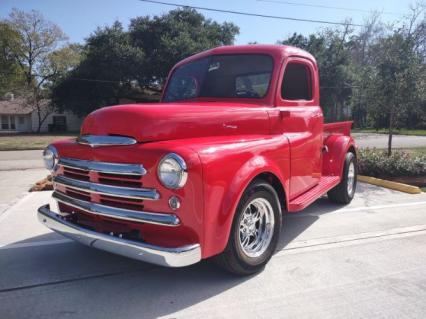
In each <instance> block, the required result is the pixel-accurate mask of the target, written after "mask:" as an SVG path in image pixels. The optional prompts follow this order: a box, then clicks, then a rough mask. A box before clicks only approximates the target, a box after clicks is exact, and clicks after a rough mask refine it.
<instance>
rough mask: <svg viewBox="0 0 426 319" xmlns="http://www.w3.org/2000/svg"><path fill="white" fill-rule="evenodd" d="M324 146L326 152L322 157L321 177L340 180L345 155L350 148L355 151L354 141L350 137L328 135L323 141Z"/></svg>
mask: <svg viewBox="0 0 426 319" xmlns="http://www.w3.org/2000/svg"><path fill="white" fill-rule="evenodd" d="M324 146H325V147H326V150H325V152H324V155H323V175H326V176H330V175H331V176H339V177H340V178H341V176H342V174H343V164H344V162H345V156H346V153H347V152H348V151H349V149H350V148H351V147H353V148H354V149H356V147H355V141H354V140H353V138H352V137H351V136H346V135H330V136H329V137H327V138H326V140H325V141H324ZM355 155H356V154H355Z"/></svg>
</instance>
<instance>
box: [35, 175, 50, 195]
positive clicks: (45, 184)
mask: <svg viewBox="0 0 426 319" xmlns="http://www.w3.org/2000/svg"><path fill="white" fill-rule="evenodd" d="M51 190H53V183H52V176H51V175H49V176H47V177H46V178H43V179H42V180H40V181H38V182H37V183H35V185H34V186H33V187H31V188H30V192H41V191H51Z"/></svg>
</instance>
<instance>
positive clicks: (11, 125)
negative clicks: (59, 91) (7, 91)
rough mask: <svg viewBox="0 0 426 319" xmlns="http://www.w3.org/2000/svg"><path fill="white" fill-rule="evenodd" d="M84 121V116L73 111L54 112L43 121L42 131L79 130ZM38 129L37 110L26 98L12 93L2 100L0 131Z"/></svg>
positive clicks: (25, 131)
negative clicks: (14, 95)
mask: <svg viewBox="0 0 426 319" xmlns="http://www.w3.org/2000/svg"><path fill="white" fill-rule="evenodd" d="M45 105H46V106H45V107H44V109H45V110H47V104H46V103H45ZM42 113H43V112H42ZM44 114H46V113H45V112H44ZM44 114H43V116H44ZM82 122H83V117H79V116H77V115H75V114H73V113H71V112H68V111H65V112H52V113H50V114H49V115H47V117H46V119H45V120H44V121H43V123H42V125H41V129H40V132H66V131H68V132H77V131H79V130H80V126H81V124H82ZM37 129H38V115H37V111H36V110H35V109H34V108H33V107H31V106H29V105H28V104H27V103H26V101H25V100H24V99H22V98H14V97H13V95H11V97H10V98H9V99H8V100H3V101H0V133H30V132H37Z"/></svg>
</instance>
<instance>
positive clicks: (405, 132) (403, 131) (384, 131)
mask: <svg viewBox="0 0 426 319" xmlns="http://www.w3.org/2000/svg"><path fill="white" fill-rule="evenodd" d="M352 132H354V133H379V134H388V130H387V129H384V128H381V129H379V130H376V129H374V128H354V129H352ZM393 134H395V135H418V136H426V130H410V129H400V130H395V131H394V132H393Z"/></svg>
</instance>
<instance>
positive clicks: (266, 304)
mask: <svg viewBox="0 0 426 319" xmlns="http://www.w3.org/2000/svg"><path fill="white" fill-rule="evenodd" d="M49 196H50V193H49V192H43V193H32V194H29V195H28V196H26V197H25V198H23V199H21V200H20V201H19V202H17V203H16V204H14V205H13V206H12V207H11V208H10V209H8V210H7V211H5V212H3V213H2V214H0V269H1V271H0V318H14V319H18V318H158V317H161V318H242V317H244V318H270V317H280V318H283V317H287V318H296V317H297V318H312V317H315V318H361V317H362V318H390V317H391V318H424V314H425V313H426V302H425V300H426V262H425V261H426V249H425V247H426V208H425V207H426V194H425V193H423V194H419V195H408V194H404V193H399V192H395V191H390V190H387V189H383V188H377V187H374V186H369V185H365V184H360V185H359V188H358V192H357V195H356V199H355V200H354V201H353V202H352V204H351V205H349V206H347V207H341V206H338V205H335V204H331V203H329V202H328V200H327V199H326V198H322V199H320V200H318V201H317V202H316V203H315V204H314V205H313V206H311V207H310V208H308V209H306V210H305V211H303V212H301V213H298V214H293V215H287V216H285V218H284V228H283V230H284V232H283V236H282V237H281V240H280V245H279V249H278V251H277V253H276V255H275V256H274V257H273V259H272V260H271V262H270V263H269V264H268V266H267V267H266V268H265V270H264V271H263V272H261V273H259V274H257V275H254V276H251V277H247V278H239V277H234V276H231V275H228V274H226V273H223V272H222V271H220V270H218V269H217V268H216V267H215V266H214V265H212V264H211V263H210V262H208V261H207V262H206V261H205V262H202V263H199V264H197V265H193V266H190V267H187V268H182V269H169V268H162V267H158V266H153V265H149V264H144V263H141V262H137V261H133V260H130V259H126V258H123V257H119V256H115V255H112V254H109V253H106V252H101V251H97V250H92V249H90V248H87V247H84V246H82V245H79V244H77V243H74V242H71V241H69V240H68V239H66V238H64V237H61V236H60V235H57V234H54V233H52V232H50V231H49V230H48V229H45V228H44V227H43V226H42V225H40V224H39V223H38V221H37V220H36V215H35V211H36V208H37V207H38V206H40V205H41V204H44V203H45V202H47V201H48V198H49Z"/></svg>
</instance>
